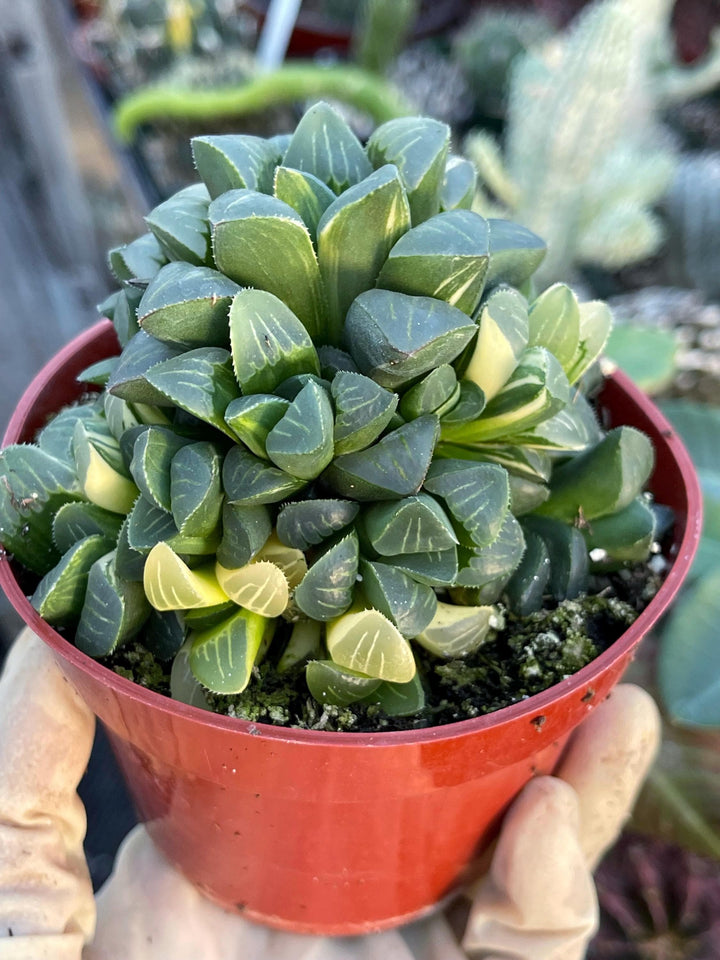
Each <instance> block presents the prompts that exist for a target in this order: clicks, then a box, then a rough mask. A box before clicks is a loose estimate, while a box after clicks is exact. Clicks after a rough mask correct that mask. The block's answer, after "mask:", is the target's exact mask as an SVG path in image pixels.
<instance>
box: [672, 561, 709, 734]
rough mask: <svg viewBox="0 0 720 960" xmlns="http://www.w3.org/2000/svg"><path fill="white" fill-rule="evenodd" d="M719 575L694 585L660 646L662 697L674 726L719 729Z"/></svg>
mask: <svg viewBox="0 0 720 960" xmlns="http://www.w3.org/2000/svg"><path fill="white" fill-rule="evenodd" d="M719 621H720V572H718V571H717V570H715V571H713V572H712V573H709V574H708V575H707V576H705V577H703V578H702V579H700V580H698V581H697V582H696V583H695V584H694V585H693V586H692V587H690V589H688V590H686V591H685V592H684V593H683V594H682V595H681V596H680V598H679V599H678V600H676V601H675V605H674V607H673V609H672V611H671V614H670V618H669V620H668V623H667V625H666V627H665V629H664V631H663V634H662V639H661V643H660V658H659V664H658V667H659V670H658V676H659V681H660V692H661V694H662V698H663V701H664V703H665V705H666V706H667V709H668V710H669V712H670V715H671V716H672V718H673V719H674V720H675V721H676V722H677V723H682V724H687V725H689V726H694V727H715V728H717V727H720V644H718V638H717V625H718V622H719Z"/></svg>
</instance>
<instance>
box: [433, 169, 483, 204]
mask: <svg viewBox="0 0 720 960" xmlns="http://www.w3.org/2000/svg"><path fill="white" fill-rule="evenodd" d="M476 182H477V174H476V173H475V167H474V166H473V164H472V163H471V162H470V161H469V160H465V159H464V158H463V157H449V158H448V161H447V163H446V164H445V176H444V177H443V184H442V190H441V193H440V209H441V210H461V209H462V210H469V209H470V207H471V206H472V202H473V199H474V197H475V185H476Z"/></svg>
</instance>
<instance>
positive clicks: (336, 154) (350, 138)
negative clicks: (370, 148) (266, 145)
mask: <svg viewBox="0 0 720 960" xmlns="http://www.w3.org/2000/svg"><path fill="white" fill-rule="evenodd" d="M283 164H284V165H285V166H286V167H293V169H295V170H302V171H304V172H305V173H312V174H313V175H314V176H316V177H318V178H319V179H320V180H322V181H323V183H326V184H327V185H328V186H329V187H330V188H331V190H334V191H335V193H341V192H342V191H344V190H347V188H348V187H350V186H352V185H353V184H355V183H359V182H360V181H361V180H363V179H364V178H365V177H367V176H368V175H369V174H370V173H372V166H371V165H370V161H369V160H368V158H367V156H366V155H365V151H364V150H363V148H362V144H361V143H360V141H359V140H358V138H357V137H356V136H355V134H354V133H353V132H352V130H351V129H350V127H349V126H348V125H347V124H346V123H345V121H344V120H343V119H342V118H341V117H340V116H339V115H338V114H337V113H336V112H335V111H334V110H333V109H332V107H330V106H328V104H327V103H322V102H320V103H316V104H314V105H313V106H312V107H310V109H309V110H306V111H305V113H304V114H303V116H302V119H301V120H300V122H299V123H298V125H297V127H296V128H295V132H294V133H293V135H292V138H291V140H290V143H289V144H288V147H287V149H286V151H285V155H284V157H283Z"/></svg>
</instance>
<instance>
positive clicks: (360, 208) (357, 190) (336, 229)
mask: <svg viewBox="0 0 720 960" xmlns="http://www.w3.org/2000/svg"><path fill="white" fill-rule="evenodd" d="M409 226H410V211H409V209H408V205H407V198H406V196H405V192H404V190H403V187H402V183H401V182H400V178H399V177H398V172H397V169H396V168H395V167H393V166H387V167H382V168H381V169H380V170H377V171H376V172H375V173H373V174H371V175H370V176H369V177H367V179H365V180H363V181H362V183H359V184H357V186H354V187H351V188H350V189H349V190H346V191H345V193H343V194H341V196H339V197H338V198H337V200H335V201H334V202H333V203H331V204H330V206H329V207H328V208H327V209H326V210H325V212H324V213H323V215H322V217H321V218H320V222H319V223H318V228H317V244H318V259H319V262H320V272H321V274H322V277H323V280H324V282H325V291H326V294H327V300H328V311H329V331H328V338H327V342H329V343H332V344H336V345H337V344H338V342H339V341H340V338H341V335H342V329H343V321H344V320H345V315H346V313H347V311H348V307H349V306H350V304H351V303H352V302H353V300H354V299H355V298H356V297H357V296H358V294H360V293H362V292H363V291H365V290H369V289H370V288H372V287H374V286H375V282H376V280H377V278H378V274H379V273H380V268H381V267H382V265H383V263H384V262H385V258H386V257H387V255H388V253H389V252H390V250H391V249H392V247H393V245H394V244H395V242H396V241H397V240H398V239H399V238H400V237H401V236H402V235H403V233H405V232H406V230H407V229H408V228H409Z"/></svg>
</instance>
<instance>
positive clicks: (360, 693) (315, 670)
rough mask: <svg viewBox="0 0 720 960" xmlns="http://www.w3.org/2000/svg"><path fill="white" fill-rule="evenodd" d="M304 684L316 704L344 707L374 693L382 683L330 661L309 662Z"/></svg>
mask: <svg viewBox="0 0 720 960" xmlns="http://www.w3.org/2000/svg"><path fill="white" fill-rule="evenodd" d="M305 682H306V683H307V685H308V690H309V691H310V693H311V694H312V695H313V697H314V698H315V699H316V700H317V701H318V703H323V704H325V703H330V704H334V705H335V706H339V707H346V706H347V705H348V704H350V703H355V702H357V701H358V700H363V699H365V697H367V696H368V695H370V694H372V693H374V691H375V690H377V688H378V687H379V686H380V684H381V683H382V681H381V680H378V679H377V678H376V677H368V676H366V675H365V674H364V673H358V672H357V671H356V670H349V669H348V668H347V667H341V666H338V664H337V663H333V661H332V660H311V661H310V663H308V665H307V666H306V667H305Z"/></svg>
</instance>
